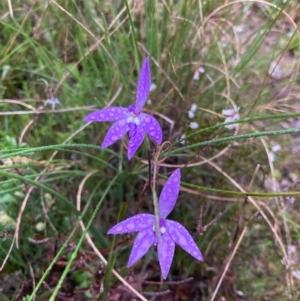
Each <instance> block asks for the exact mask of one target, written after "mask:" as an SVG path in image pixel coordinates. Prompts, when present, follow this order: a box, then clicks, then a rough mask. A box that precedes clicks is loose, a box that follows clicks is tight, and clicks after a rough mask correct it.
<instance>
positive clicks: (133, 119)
mask: <svg viewBox="0 0 300 301" xmlns="http://www.w3.org/2000/svg"><path fill="white" fill-rule="evenodd" d="M127 123H135V124H136V125H139V124H140V119H139V118H138V117H137V116H132V115H131V116H129V117H128V118H127Z"/></svg>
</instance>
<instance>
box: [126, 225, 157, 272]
mask: <svg viewBox="0 0 300 301" xmlns="http://www.w3.org/2000/svg"><path fill="white" fill-rule="evenodd" d="M156 242H157V237H156V235H155V232H154V231H153V229H148V230H147V231H146V230H144V231H141V232H139V234H138V235H137V236H136V239H135V241H134V244H133V248H132V251H131V254H130V257H129V260H128V264H127V267H131V266H132V265H133V264H135V263H136V262H137V261H138V260H139V259H141V258H142V257H143V256H144V255H145V254H146V253H147V252H148V250H149V249H150V247H151V246H152V245H153V244H154V243H156Z"/></svg>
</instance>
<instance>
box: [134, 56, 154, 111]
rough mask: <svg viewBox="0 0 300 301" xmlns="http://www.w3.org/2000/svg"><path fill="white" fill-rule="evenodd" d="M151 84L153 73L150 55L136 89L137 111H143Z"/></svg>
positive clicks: (146, 59) (145, 61)
mask: <svg viewBox="0 0 300 301" xmlns="http://www.w3.org/2000/svg"><path fill="white" fill-rule="evenodd" d="M150 86H151V73H150V66H149V57H147V58H145V60H144V62H143V66H142V69H141V72H140V77H139V82H138V86H137V91H136V112H141V110H142V108H143V106H144V105H145V102H146V100H147V98H148V95H149V92H150Z"/></svg>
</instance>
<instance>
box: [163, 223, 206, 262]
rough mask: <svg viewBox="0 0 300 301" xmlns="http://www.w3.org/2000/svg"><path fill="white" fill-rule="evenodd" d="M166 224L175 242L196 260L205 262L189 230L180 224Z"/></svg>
mask: <svg viewBox="0 0 300 301" xmlns="http://www.w3.org/2000/svg"><path fill="white" fill-rule="evenodd" d="M166 222H167V231H168V233H169V234H170V236H171V238H172V239H173V241H174V242H175V243H176V244H178V245H179V246H180V247H181V248H182V249H183V250H185V251H186V252H187V253H189V254H190V255H192V256H193V257H195V258H196V259H198V260H200V261H203V256H202V254H201V252H200V250H199V248H198V246H197V244H196V243H195V241H194V239H193V237H192V236H191V235H190V233H189V232H188V230H187V229H186V228H185V227H183V226H182V225H181V224H180V223H178V222H175V221H170V220H166Z"/></svg>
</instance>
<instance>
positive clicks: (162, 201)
mask: <svg viewBox="0 0 300 301" xmlns="http://www.w3.org/2000/svg"><path fill="white" fill-rule="evenodd" d="M179 188H180V169H179V168H177V169H176V170H175V171H174V172H173V173H172V175H171V176H170V178H169V179H168V181H167V182H166V184H165V186H164V188H163V190H162V192H161V194H160V197H159V203H158V206H159V213H160V217H162V218H166V217H167V216H168V215H169V214H170V212H171V211H172V210H173V208H174V206H175V204H176V201H177V198H178V194H179Z"/></svg>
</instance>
